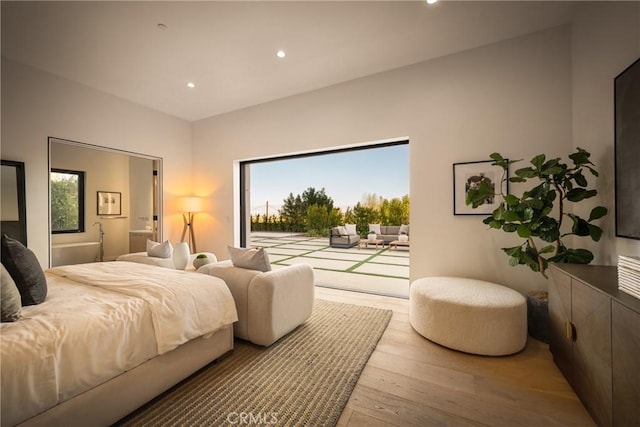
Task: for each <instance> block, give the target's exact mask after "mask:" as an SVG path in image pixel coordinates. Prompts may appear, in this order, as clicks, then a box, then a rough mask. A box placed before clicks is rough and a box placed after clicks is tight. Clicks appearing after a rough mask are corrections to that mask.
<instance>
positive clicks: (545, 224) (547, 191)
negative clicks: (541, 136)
mask: <svg viewBox="0 0 640 427" xmlns="http://www.w3.org/2000/svg"><path fill="white" fill-rule="evenodd" d="M590 156H591V154H590V153H589V152H587V151H586V150H584V149H582V148H578V149H577V151H576V152H574V153H572V154H570V155H569V158H570V159H571V161H572V163H573V164H572V165H568V164H566V163H563V162H562V161H561V159H560V158H554V159H548V160H547V158H546V156H545V155H544V154H539V155H537V156H535V157H534V158H533V159H531V162H530V163H531V166H527V167H523V168H521V169H517V170H516V171H515V176H514V177H511V178H509V182H513V183H525V182H529V181H533V182H534V184H535V185H534V187H533V188H531V189H529V190H526V191H524V192H523V193H522V194H521V195H516V194H512V193H509V194H503V193H502V192H500V193H495V192H494V191H495V190H494V188H495V189H498V191H502V190H501V189H502V188H503V185H495V186H490V185H489V184H488V183H487V182H485V181H483V182H481V183H480V185H479V186H478V188H474V189H470V190H469V191H468V193H467V197H466V203H467V205H471V206H472V207H473V208H477V207H478V206H480V205H483V204H485V203H487V202H489V201H491V200H494V199H493V198H494V197H498V200H501V202H500V205H499V206H498V208H497V209H495V210H494V211H493V213H492V214H491V215H490V216H488V217H487V218H485V219H484V221H483V222H484V223H485V224H487V225H489V227H490V228H492V229H496V230H502V231H504V232H506V233H515V234H516V235H517V236H518V237H519V238H520V239H522V242H521V243H520V244H519V245H517V246H512V247H508V248H502V250H503V251H504V252H505V253H506V254H507V255H508V256H509V264H510V265H512V266H516V265H526V266H528V267H529V268H530V269H531V270H533V271H536V272H540V273H542V275H543V276H544V277H545V278H547V274H546V270H547V267H548V266H549V263H550V262H556V263H574V264H589V263H590V262H591V261H592V260H593V254H592V253H591V252H590V251H589V250H587V249H582V248H570V247H569V246H568V243H567V241H566V239H565V238H566V237H568V236H582V237H589V238H591V239H592V240H593V241H596V242H597V241H598V240H600V237H601V236H602V229H601V228H600V227H598V226H597V225H595V224H593V222H594V221H597V220H599V219H600V218H602V217H604V216H605V215H606V214H607V209H606V208H605V207H603V206H596V207H595V208H593V209H592V210H591V212H590V214H589V218H588V219H584V218H581V217H580V216H578V215H577V214H575V213H569V212H567V209H566V208H567V204H568V203H580V202H582V201H583V200H586V199H589V198H591V197H594V196H595V195H596V194H598V192H597V191H596V190H595V189H589V188H588V187H589V185H588V182H587V178H586V177H585V173H586V172H587V171H588V172H589V173H590V174H591V175H593V176H594V177H597V176H598V172H597V171H596V170H595V168H594V165H593V163H592V162H591V161H590V160H589V157H590ZM490 157H491V159H493V161H494V162H493V163H492V165H494V166H499V167H501V168H502V169H503V171H504V173H503V175H502V178H501V181H502V182H501V183H500V184H502V183H504V181H505V180H506V176H507V171H508V170H509V166H510V165H512V164H513V163H516V162H519V161H521V160H507V159H505V158H503V157H502V156H501V155H500V154H499V153H493V154H492V155H491V156H490Z"/></svg>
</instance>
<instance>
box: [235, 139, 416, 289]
mask: <svg viewBox="0 0 640 427" xmlns="http://www.w3.org/2000/svg"><path fill="white" fill-rule="evenodd" d="M408 143H409V141H408V140H406V139H403V140H398V141H392V142H385V143H381V144H369V145H365V146H358V147H349V148H344V149H338V150H330V151H322V152H314V153H305V154H302V155H299V154H297V155H284V156H278V157H272V158H265V159H257V160H251V161H246V162H241V163H240V188H241V197H240V201H241V203H240V205H241V209H240V211H241V221H240V222H241V230H240V237H241V245H242V246H245V247H264V248H265V249H266V250H267V252H268V253H269V257H270V260H271V262H272V265H273V266H274V268H280V267H283V266H287V265H292V264H296V263H307V264H311V265H312V266H313V267H314V269H315V271H316V282H317V284H318V285H320V286H327V287H334V288H340V289H348V290H353V291H358V292H366V293H374V294H381V295H389V296H395V297H402V298H408V295H409V269H410V246H409V244H406V245H400V246H398V245H389V243H390V241H385V242H383V243H380V244H375V245H374V244H371V245H369V244H367V240H368V232H369V228H370V224H371V226H374V225H378V226H382V227H385V228H383V230H384V229H386V226H393V232H394V233H396V235H397V234H399V229H400V226H406V228H405V229H404V230H407V231H408V230H409V222H410V221H409V214H410V200H409V157H408V156H409V144H408ZM346 224H355V225H356V226H357V233H358V237H359V239H360V243H355V244H353V245H349V246H348V247H339V246H338V245H334V244H332V242H331V239H330V234H331V230H332V229H335V227H338V226H344V225H346ZM389 229H390V230H391V229H392V228H389Z"/></svg>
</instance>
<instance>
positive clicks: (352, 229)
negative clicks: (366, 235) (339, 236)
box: [344, 224, 358, 234]
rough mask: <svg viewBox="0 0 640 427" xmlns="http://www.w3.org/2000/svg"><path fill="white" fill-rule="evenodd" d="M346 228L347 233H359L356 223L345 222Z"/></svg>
mask: <svg viewBox="0 0 640 427" xmlns="http://www.w3.org/2000/svg"><path fill="white" fill-rule="evenodd" d="M344 228H345V229H346V230H347V232H346V233H345V234H358V232H357V231H356V225H355V224H345V225H344Z"/></svg>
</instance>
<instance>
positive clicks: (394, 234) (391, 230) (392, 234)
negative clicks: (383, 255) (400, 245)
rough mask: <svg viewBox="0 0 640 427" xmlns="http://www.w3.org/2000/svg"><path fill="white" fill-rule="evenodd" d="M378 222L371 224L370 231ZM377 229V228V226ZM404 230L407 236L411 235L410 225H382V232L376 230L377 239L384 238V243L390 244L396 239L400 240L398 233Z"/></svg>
mask: <svg viewBox="0 0 640 427" xmlns="http://www.w3.org/2000/svg"><path fill="white" fill-rule="evenodd" d="M374 225H376V224H369V231H371V230H372V229H373V228H374V227H372V226H374ZM376 230H377V228H376ZM401 232H404V233H405V234H406V235H407V236H408V235H409V226H408V225H405V226H402V225H381V226H380V232H379V233H378V232H377V231H376V239H378V240H384V244H385V245H388V244H389V243H391V242H393V241H394V240H398V235H400V234H401Z"/></svg>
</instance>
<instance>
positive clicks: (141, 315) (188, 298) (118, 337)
mask: <svg viewBox="0 0 640 427" xmlns="http://www.w3.org/2000/svg"><path fill="white" fill-rule="evenodd" d="M157 270H161V273H160V274H158V273H157ZM45 274H46V276H47V283H48V295H47V299H46V301H45V302H43V303H42V304H39V305H35V306H29V307H23V310H22V314H23V316H22V318H21V319H20V320H19V321H18V322H14V323H2V324H1V330H0V333H1V341H0V350H1V353H0V357H1V361H2V375H1V389H2V395H1V398H2V405H1V408H0V410H1V414H2V425H13V424H15V423H17V422H20V421H22V420H24V419H26V418H29V417H31V416H33V415H36V414H37V413H39V412H42V411H44V410H46V409H49V408H51V407H52V406H55V405H56V404H57V403H59V402H62V401H64V400H67V399H69V398H71V397H73V396H75V395H77V394H79V393H81V392H83V391H86V390H88V389H90V388H92V387H94V386H96V385H98V384H101V383H103V382H104V381H107V380H109V379H110V378H113V377H115V376H117V375H119V374H120V373H122V372H124V371H127V370H129V369H132V368H134V367H135V366H138V365H139V364H141V363H143V362H144V361H146V360H148V359H150V358H153V357H155V356H157V355H158V354H160V353H163V352H166V351H169V350H171V349H172V348H175V347H176V346H178V345H179V344H181V343H184V342H186V341H188V340H189V339H192V338H196V337H198V336H201V335H206V334H208V333H211V332H214V331H216V330H218V329H219V328H220V327H222V326H224V325H228V324H230V323H233V322H234V321H235V320H237V315H236V312H235V305H234V303H233V299H232V298H231V294H230V292H229V290H228V289H227V287H226V285H225V284H224V282H222V281H217V280H214V281H211V280H209V279H210V278H212V277H211V276H206V275H201V274H196V273H185V272H180V271H175V270H173V271H171V270H166V269H162V268H157V267H152V266H146V265H142V264H133V263H126V262H122V263H119V262H118V263H94V264H80V265H74V266H68V267H57V268H55V269H50V270H47V271H46V272H45ZM92 275H93V276H95V278H94V279H91V278H90V277H91V276H92ZM65 276H66V277H65ZM71 279H73V280H71ZM87 282H92V285H91V286H86V285H85V284H83V283H87ZM174 298H177V300H176V299H174ZM165 322H168V323H165Z"/></svg>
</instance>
